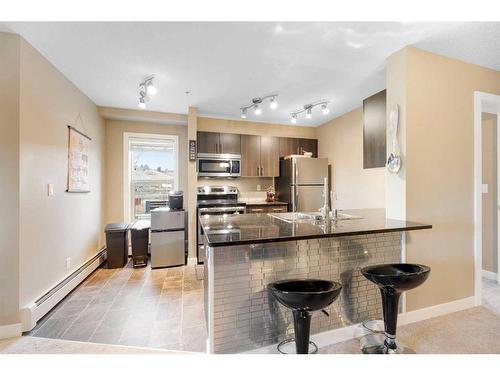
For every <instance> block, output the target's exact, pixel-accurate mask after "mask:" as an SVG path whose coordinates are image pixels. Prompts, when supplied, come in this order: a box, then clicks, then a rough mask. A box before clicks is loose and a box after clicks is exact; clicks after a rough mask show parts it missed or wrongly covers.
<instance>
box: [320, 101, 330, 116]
mask: <svg viewBox="0 0 500 375" xmlns="http://www.w3.org/2000/svg"><path fill="white" fill-rule="evenodd" d="M327 105H328V104H327V103H325V104H323V105H322V106H321V112H323V114H324V115H327V114H329V113H330V108H328V107H327Z"/></svg>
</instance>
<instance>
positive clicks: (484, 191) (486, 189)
mask: <svg viewBox="0 0 500 375" xmlns="http://www.w3.org/2000/svg"><path fill="white" fill-rule="evenodd" d="M482 192H483V194H488V184H483V185H482Z"/></svg>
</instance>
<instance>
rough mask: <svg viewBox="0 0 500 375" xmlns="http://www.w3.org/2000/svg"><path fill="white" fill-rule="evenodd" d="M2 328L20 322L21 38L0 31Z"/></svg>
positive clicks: (0, 313) (0, 323) (0, 285)
mask: <svg viewBox="0 0 500 375" xmlns="http://www.w3.org/2000/svg"><path fill="white" fill-rule="evenodd" d="M0 51H1V52H0V72H1V74H0V103H1V109H0V160H1V163H0V181H1V183H0V197H1V202H2V203H1V207H2V208H1V209H0V223H1V225H0V259H1V261H0V327H1V326H3V325H10V324H14V323H19V314H18V312H19V74H20V72H19V70H20V67H19V59H20V38H19V36H17V35H14V34H7V33H0Z"/></svg>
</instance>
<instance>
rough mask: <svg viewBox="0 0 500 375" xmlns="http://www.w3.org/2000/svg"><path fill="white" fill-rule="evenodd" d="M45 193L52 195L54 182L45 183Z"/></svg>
mask: <svg viewBox="0 0 500 375" xmlns="http://www.w3.org/2000/svg"><path fill="white" fill-rule="evenodd" d="M47 195H48V196H49V197H50V196H52V195H54V184H48V185H47Z"/></svg>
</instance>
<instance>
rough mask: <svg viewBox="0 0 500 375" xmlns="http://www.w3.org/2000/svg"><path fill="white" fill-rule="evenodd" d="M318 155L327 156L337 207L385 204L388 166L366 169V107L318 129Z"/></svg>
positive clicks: (369, 206)
mask: <svg viewBox="0 0 500 375" xmlns="http://www.w3.org/2000/svg"><path fill="white" fill-rule="evenodd" d="M316 135H317V137H318V156H319V157H320V158H328V161H329V164H330V165H331V169H332V181H331V182H330V183H331V185H330V186H332V190H334V191H335V193H336V197H337V200H336V201H334V202H333V206H334V207H336V208H383V207H385V168H370V169H363V109H362V108H357V109H355V110H354V111H351V112H349V113H346V114H345V115H343V116H340V117H338V118H336V119H333V120H331V121H329V122H327V123H325V124H323V125H321V126H319V127H318V128H317V129H316Z"/></svg>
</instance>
